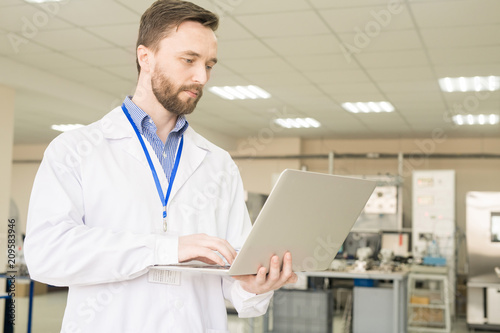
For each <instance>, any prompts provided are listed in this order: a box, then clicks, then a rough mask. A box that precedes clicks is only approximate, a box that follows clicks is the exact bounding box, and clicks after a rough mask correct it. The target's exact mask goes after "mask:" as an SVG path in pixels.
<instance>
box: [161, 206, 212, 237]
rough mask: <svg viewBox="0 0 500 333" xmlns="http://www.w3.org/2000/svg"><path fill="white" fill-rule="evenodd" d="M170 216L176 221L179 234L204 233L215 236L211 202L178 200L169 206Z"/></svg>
mask: <svg viewBox="0 0 500 333" xmlns="http://www.w3.org/2000/svg"><path fill="white" fill-rule="evenodd" d="M170 217H171V219H172V221H175V223H178V225H177V228H178V231H179V233H180V234H181V235H182V234H196V233H206V234H208V235H212V236H216V230H217V228H216V213H215V205H214V204H213V203H212V202H208V203H206V204H204V205H193V203H192V202H186V201H180V200H178V201H176V202H175V203H174V204H173V205H172V207H171V213H170Z"/></svg>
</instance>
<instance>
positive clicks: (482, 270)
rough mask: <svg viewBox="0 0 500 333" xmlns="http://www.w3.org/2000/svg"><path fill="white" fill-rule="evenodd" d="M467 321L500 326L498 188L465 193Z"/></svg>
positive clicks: (476, 325) (483, 326) (481, 326)
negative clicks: (496, 189)
mask: <svg viewBox="0 0 500 333" xmlns="http://www.w3.org/2000/svg"><path fill="white" fill-rule="evenodd" d="M466 229H467V252H468V259H469V278H468V282H467V324H468V326H469V327H471V328H479V329H495V330H500V274H499V273H500V268H499V267H500V192H468V193H467V196H466Z"/></svg>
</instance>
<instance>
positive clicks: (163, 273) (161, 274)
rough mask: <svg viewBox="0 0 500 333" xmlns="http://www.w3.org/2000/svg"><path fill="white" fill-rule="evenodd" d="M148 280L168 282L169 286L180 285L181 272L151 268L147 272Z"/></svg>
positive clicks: (151, 281)
mask: <svg viewBox="0 0 500 333" xmlns="http://www.w3.org/2000/svg"><path fill="white" fill-rule="evenodd" d="M148 282H150V283H162V284H168V285H171V286H180V285H181V272H178V271H167V270H164V269H154V268H151V269H149V272H148Z"/></svg>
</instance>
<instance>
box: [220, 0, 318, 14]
mask: <svg viewBox="0 0 500 333" xmlns="http://www.w3.org/2000/svg"><path fill="white" fill-rule="evenodd" d="M226 2H227V3H228V5H229V6H232V7H233V8H234V10H233V11H232V12H231V14H233V15H242V14H262V13H264V14H266V13H281V12H284V11H287V12H289V11H290V12H291V11H304V10H307V9H310V8H311V7H310V6H309V4H308V3H307V1H304V0H294V1H290V0H273V1H269V0H251V1H245V0H236V1H234V0H233V1H226ZM231 3H234V4H231ZM228 8H230V7H228Z"/></svg>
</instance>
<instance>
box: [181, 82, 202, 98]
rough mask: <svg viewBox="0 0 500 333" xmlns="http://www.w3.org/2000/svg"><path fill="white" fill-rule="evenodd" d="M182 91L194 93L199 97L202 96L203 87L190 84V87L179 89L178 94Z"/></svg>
mask: <svg viewBox="0 0 500 333" xmlns="http://www.w3.org/2000/svg"><path fill="white" fill-rule="evenodd" d="M184 90H191V91H196V92H197V93H198V95H200V96H201V95H202V94H203V86H202V85H199V84H190V85H185V86H182V87H181V88H180V89H179V92H181V91H184Z"/></svg>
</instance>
